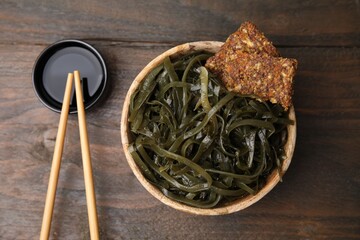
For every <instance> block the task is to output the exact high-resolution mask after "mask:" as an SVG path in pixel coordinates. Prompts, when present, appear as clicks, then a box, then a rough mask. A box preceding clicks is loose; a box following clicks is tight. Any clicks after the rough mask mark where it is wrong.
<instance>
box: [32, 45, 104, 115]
mask: <svg viewBox="0 0 360 240" xmlns="http://www.w3.org/2000/svg"><path fill="white" fill-rule="evenodd" d="M75 70H79V71H80V74H81V79H82V87H83V95H84V106H85V109H89V108H90V107H92V106H93V105H94V104H95V103H96V102H97V101H98V100H99V99H100V97H101V96H102V95H103V93H104V91H105V88H106V85H107V69H106V65H105V62H104V60H103V58H102V56H101V55H100V53H99V52H98V51H97V50H96V49H95V48H94V47H92V46H91V45H89V44H88V43H86V42H83V41H79V40H62V41H59V42H56V43H54V44H52V45H50V46H48V47H47V48H46V49H44V50H43V52H42V53H41V54H40V55H39V57H38V58H37V60H36V62H35V65H34V68H33V73H32V81H33V87H34V90H35V93H36V95H37V97H38V98H39V100H40V101H41V102H42V103H43V104H44V105H45V106H46V107H48V108H49V109H51V110H53V111H55V112H61V107H62V100H63V96H64V90H65V85H66V80H67V75H68V73H69V72H73V71H75ZM76 112H77V109H76V100H75V93H74V89H73V93H72V99H71V103H70V113H76Z"/></svg>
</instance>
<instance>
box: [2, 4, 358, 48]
mask: <svg viewBox="0 0 360 240" xmlns="http://www.w3.org/2000/svg"><path fill="white" fill-rule="evenodd" d="M359 9H360V5H359V2H358V1H353V0H343V1H335V0H332V1H326V0H320V1H303V0H296V1H291V3H288V4H287V3H284V2H283V1H276V0H273V1H267V2H266V3H264V2H263V1H261V0H256V1H210V0H205V1H203V0H202V1H201V0H196V1H188V0H184V1H170V0H161V1H156V2H155V1H118V0H109V1H101V2H99V1H97V0H89V1H86V3H83V2H79V1H54V0H53V1H42V2H41V3H39V2H38V1H36V0H32V1H28V0H17V1H13V0H3V1H1V3H0V32H1V35H0V42H7V43H12V42H22V43H36V44H38V43H46V44H49V43H51V42H54V41H58V40H60V39H64V38H81V39H101V40H103V41H113V42H118V41H130V42H134V41H135V42H139V41H141V42H171V43H183V42H190V41H200V40H220V41H223V40H224V39H226V37H227V36H228V35H229V34H230V33H232V32H234V31H235V30H236V29H237V28H238V26H239V25H240V23H242V22H244V21H247V20H250V21H253V22H254V23H255V24H257V25H258V27H259V28H260V29H261V30H262V31H264V32H265V33H266V34H267V36H269V37H270V39H271V40H273V42H274V43H275V44H276V45H278V46H360V21H359V19H360V11H359Z"/></svg>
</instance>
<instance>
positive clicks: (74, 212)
mask: <svg viewBox="0 0 360 240" xmlns="http://www.w3.org/2000/svg"><path fill="white" fill-rule="evenodd" d="M53 4H58V3H55V2H54V3H53ZM91 43H92V44H94V46H95V47H96V48H98V49H99V50H100V52H102V54H103V55H104V57H105V59H106V60H107V62H108V64H109V74H110V81H111V89H110V91H109V92H108V96H107V98H106V99H104V100H103V102H102V103H101V104H99V105H98V106H96V107H94V108H93V109H92V110H91V111H89V112H88V113H87V119H88V129H89V137H90V143H91V152H92V158H93V167H94V174H95V185H96V193H97V200H98V205H99V207H98V212H99V223H100V228H101V235H102V238H103V239H184V238H189V239H204V238H206V239H242V238H243V239H319V238H320V239H358V238H359V237H360V232H359V231H360V230H359V229H360V204H359V199H360V192H359V189H360V182H359V174H358V169H359V168H360V163H359V161H358V159H359V157H358V156H359V155H360V150H359V148H358V146H359V145H360V128H359V126H360V110H359V107H358V106H359V105H360V81H359V76H360V69H359V65H360V49H359V48H315V49H314V48H283V49H280V51H281V53H282V54H283V55H284V56H289V57H295V58H297V59H298V60H299V62H300V64H299V72H298V74H297V77H296V84H295V99H294V101H295V107H296V110H297V111H296V112H297V117H298V138H297V146H296V151H295V155H294V159H293V162H292V164H291V166H290V169H289V171H288V173H287V174H286V175H285V177H284V182H283V183H281V184H279V186H277V187H276V188H275V189H274V190H273V191H272V192H271V193H270V194H269V195H267V196H266V197H265V198H264V199H263V200H261V201H260V202H258V203H256V204H255V205H254V206H251V207H250V208H248V209H246V210H244V211H241V212H239V213H235V214H232V215H228V216H219V217H203V216H192V215H188V214H185V213H181V212H178V211H176V210H173V209H171V208H168V207H166V206H163V205H162V204H161V203H160V202H159V201H157V200H156V199H154V198H153V197H152V196H151V195H150V194H148V193H147V192H146V191H145V190H144V189H143V188H142V187H141V185H140V184H139V183H138V181H137V180H136V178H135V177H134V175H133V174H132V172H131V170H130V168H129V167H128V165H127V163H126V160H125V157H124V154H123V152H122V148H121V140H120V133H119V131H120V130H119V125H120V123H119V122H120V116H121V114H120V112H121V108H122V103H123V100H124V97H125V93H126V91H127V89H128V87H129V86H130V84H131V81H132V79H134V77H135V76H136V74H137V73H138V72H139V71H140V70H141V68H143V67H144V66H145V64H146V63H147V62H149V61H150V60H151V59H152V58H154V57H155V56H157V55H158V54H160V53H161V52H163V51H164V50H166V49H168V48H170V47H171V46H172V45H169V44H150V43H148V44H135V43H117V44H108V43H106V42H103V41H92V42H91ZM43 47H44V46H33V45H21V44H18V45H7V44H2V45H0V62H1V64H0V72H1V75H0V85H1V86H2V87H1V88H0V236H1V238H2V239H14V238H16V239H36V238H38V235H39V231H40V225H41V218H42V213H43V212H42V211H43V204H44V198H45V194H46V188H47V181H48V174H49V170H50V163H51V156H52V152H53V147H54V140H55V135H56V130H57V124H58V118H59V115H58V114H56V113H53V112H51V111H50V110H48V109H46V108H45V107H43V106H42V104H41V103H40V102H39V101H38V100H37V99H36V97H35V95H34V92H33V90H32V85H31V77H30V76H31V70H32V65H33V62H34V60H35V59H36V57H37V54H38V53H39V52H40V51H41V50H42V49H43ZM14 53H16V54H14ZM86 214H87V213H86V201H85V192H84V183H83V177H82V166H81V154H80V146H79V134H78V129H77V118H76V116H71V117H70V119H69V125H68V134H67V137H66V145H65V152H64V157H63V162H62V168H61V176H60V179H59V190H58V195H57V199H56V205H55V212H54V216H55V217H54V220H53V228H52V230H51V236H52V239H88V238H89V231H88V228H87V226H88V224H87V217H86V216H87V215H86Z"/></svg>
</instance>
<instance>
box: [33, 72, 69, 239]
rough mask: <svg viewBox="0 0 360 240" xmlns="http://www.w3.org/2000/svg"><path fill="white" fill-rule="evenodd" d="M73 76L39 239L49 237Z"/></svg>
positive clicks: (62, 113) (59, 133)
mask: <svg viewBox="0 0 360 240" xmlns="http://www.w3.org/2000/svg"><path fill="white" fill-rule="evenodd" d="M73 78H74V75H73V74H72V73H69V74H68V77H67V82H66V87H65V93H64V99H63V104H62V108H61V115H60V121H59V128H58V132H57V135H56V142H55V149H54V155H53V160H52V165H51V171H50V177H49V185H48V190H47V194H46V200H45V208H44V215H43V220H42V225H41V232H40V240H46V239H49V233H50V228H51V219H52V215H53V209H54V202H55V196H56V186H57V183H58V178H59V171H60V165H61V157H62V152H63V148H64V139H65V133H66V125H67V119H68V115H69V108H70V98H71V89H72V85H73Z"/></svg>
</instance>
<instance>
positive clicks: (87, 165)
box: [40, 71, 99, 240]
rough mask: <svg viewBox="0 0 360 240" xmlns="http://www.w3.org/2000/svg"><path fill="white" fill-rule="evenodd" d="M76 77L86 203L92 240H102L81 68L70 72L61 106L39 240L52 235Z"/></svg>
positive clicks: (44, 239)
mask: <svg viewBox="0 0 360 240" xmlns="http://www.w3.org/2000/svg"><path fill="white" fill-rule="evenodd" d="M74 77H75V92H76V103H77V111H78V119H79V132H80V142H81V154H82V161H83V167H84V180H85V191H86V204H87V210H88V218H89V228H90V237H91V239H92V240H97V239H99V230H98V218H97V213H96V199H95V191H94V181H93V176H92V167H91V159H90V148H89V139H88V134H87V128H86V118H85V109H84V102H83V93H82V90H81V83H80V73H79V71H74V74H72V73H69V74H68V78H67V82H66V87H65V94H64V100H63V105H62V108H61V115H60V122H59V128H58V132H57V136H56V143H55V150H54V156H53V161H52V166H51V171H50V177H49V186H48V191H47V194H46V201H45V208H44V216H43V221H42V226H41V233H40V240H46V239H48V238H49V233H50V228H51V219H52V215H53V209H54V202H55V195H56V186H57V183H58V178H59V171H60V165H61V157H62V152H63V148H64V139H65V133H66V125H67V119H68V115H69V108H70V98H71V90H72V86H73V79H74Z"/></svg>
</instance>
